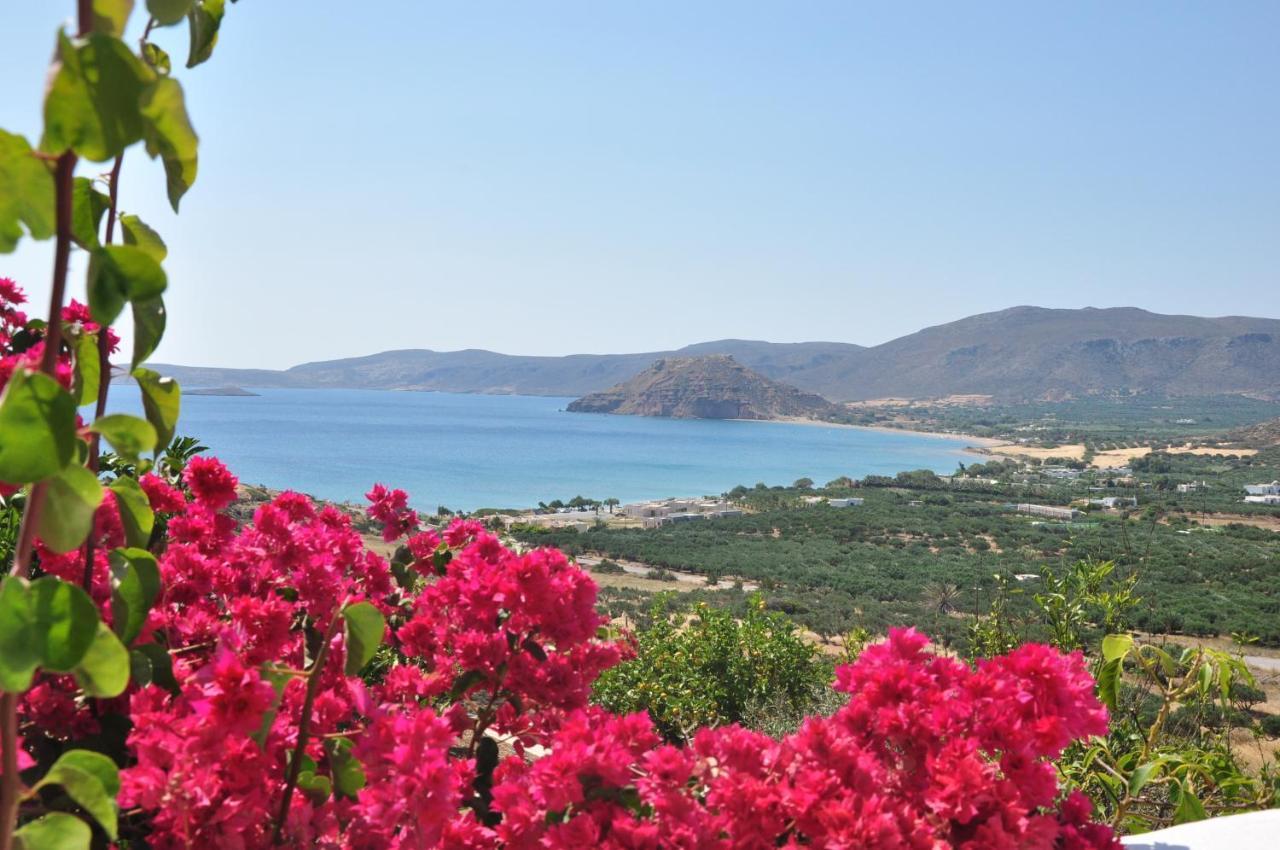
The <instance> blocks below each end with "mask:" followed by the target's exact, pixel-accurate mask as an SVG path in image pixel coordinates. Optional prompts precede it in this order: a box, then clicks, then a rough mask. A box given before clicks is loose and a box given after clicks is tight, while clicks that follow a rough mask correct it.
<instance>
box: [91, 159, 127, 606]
mask: <svg viewBox="0 0 1280 850" xmlns="http://www.w3.org/2000/svg"><path fill="white" fill-rule="evenodd" d="M123 164H124V151H121V152H120V154H119V155H118V156H117V157H116V161H115V164H114V165H112V166H111V185H110V186H109V187H108V189H107V191H108V193H109V197H110V204H109V205H108V207H107V232H106V235H105V236H104V237H103V240H102V244H104V245H110V244H111V240H112V238H113V237H114V236H115V231H116V215H117V213H116V209H117V206H116V204H117V201H118V200H119V188H120V166H121V165H123ZM107 330H108V329H107V327H106V326H105V325H104V326H102V327H100V328H98V400H97V404H96V405H95V407H94V410H93V418H94V421H97V420H99V419H101V418H102V416H103V414H105V413H106V412H107V390H108V389H110V387H111V347H110V346H111V343H110V341H109V340H108V339H107ZM101 440H102V437H101V435H99V434H98V432H96V431H94V432H92V433H91V434H89V468H90V469H92V470H93V471H94V472H97V471H98V451H99V446H100V444H101ZM96 543H97V541H96V540H95V538H94V534H93V531H92V530H90V532H89V537H88V539H86V540H85V542H84V576H83V578H82V580H81V584H82V585H83V586H84V589H85V592H86V593H90V594H92V593H93V560H94V555H95V552H94V550H95V548H96Z"/></svg>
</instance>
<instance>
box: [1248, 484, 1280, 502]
mask: <svg viewBox="0 0 1280 850" xmlns="http://www.w3.org/2000/svg"><path fill="white" fill-rule="evenodd" d="M1244 492H1245V496H1244V500H1245V501H1246V502H1249V503H1251V504H1255V505H1280V481H1272V482H1271V483H1270V484H1246V485H1244Z"/></svg>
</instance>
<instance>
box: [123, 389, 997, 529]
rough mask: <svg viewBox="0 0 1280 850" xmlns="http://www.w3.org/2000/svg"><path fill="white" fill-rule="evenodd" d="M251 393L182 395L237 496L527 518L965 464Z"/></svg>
mask: <svg viewBox="0 0 1280 850" xmlns="http://www.w3.org/2000/svg"><path fill="white" fill-rule="evenodd" d="M129 389H132V388H127V389H126V388H124V387H121V388H119V389H117V392H120V393H122V394H127V395H131V393H129V392H128V390H129ZM255 392H259V393H261V395H260V396H257V397H252V398H249V397H229V396H191V395H188V396H185V397H184V398H183V400H182V418H181V420H180V421H179V426H178V430H179V433H181V434H189V435H191V436H194V437H198V438H199V439H200V440H201V442H203V443H204V444H205V445H207V446H209V447H210V449H211V452H212V453H213V454H216V455H217V456H218V457H221V458H222V459H223V460H224V461H225V462H226V463H227V464H228V465H229V466H230V467H231V468H232V470H233V471H235V473H236V474H237V475H238V476H240V479H241V480H242V481H244V482H246V483H252V484H264V485H266V486H268V487H276V488H292V489H295V490H301V491H303V492H305V493H310V494H311V495H313V496H318V497H321V498H326V499H334V500H353V501H354V500H361V499H362V497H363V494H364V493H365V491H366V490H368V489H369V486H370V485H371V484H373V483H374V482H383V483H385V484H387V485H390V486H396V487H401V488H403V489H404V490H406V491H408V492H409V495H410V497H411V500H412V503H413V504H414V505H415V506H416V507H418V508H425V509H432V510H434V508H435V507H436V506H437V505H440V504H443V505H447V506H448V507H450V508H453V509H455V510H457V509H463V510H473V509H475V508H479V507H527V506H531V505H536V504H537V503H538V502H539V501H551V500H553V499H557V498H558V499H569V498H571V497H573V496H575V495H583V496H586V497H589V498H595V499H605V498H608V497H610V496H613V497H616V498H618V499H621V500H622V501H624V502H630V501H636V500H643V499H653V498H662V497H666V496H698V495H704V494H716V493H721V492H724V491H726V490H729V489H731V488H732V487H734V486H735V485H737V484H746V485H747V486H750V485H752V484H754V483H756V482H757V481H764V482H766V483H768V484H771V485H772V484H790V483H791V482H792V481H795V480H796V479H797V478H800V477H808V478H812V479H813V480H814V481H816V482H818V483H822V482H825V481H829V480H831V479H832V478H835V477H837V476H840V475H849V476H853V477H855V478H857V477H861V476H863V475H867V474H870V473H879V474H887V475H892V474H894V473H896V472H899V471H901V470H905V469H922V468H928V469H933V470H935V471H937V472H951V471H953V470H954V469H955V468H956V464H957V463H958V462H961V461H964V462H969V461H970V460H973V459H974V456H972V455H969V454H966V453H965V452H964V451H963V449H964V447H965V445H966V443H965V441H964V440H963V439H960V438H944V437H927V436H919V435H913V434H893V433H884V432H880V431H870V430H862V429H855V428H835V427H826V426H821V425H796V424H786V423H777V422H725V421H711V420H687V419H654V418H642V417H636V416H607V415H602V414H587V413H566V412H565V411H564V408H565V406H566V405H567V404H568V403H569V401H570V400H571V399H567V398H548V397H535V396H496V395H459V394H453V393H418V392H389V391H376V390H255Z"/></svg>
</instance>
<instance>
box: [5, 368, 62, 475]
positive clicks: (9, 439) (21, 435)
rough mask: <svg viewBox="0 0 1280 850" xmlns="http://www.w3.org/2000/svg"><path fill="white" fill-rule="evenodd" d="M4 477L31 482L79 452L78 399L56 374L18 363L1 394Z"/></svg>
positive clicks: (49, 473) (55, 472) (50, 471)
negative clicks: (56, 379) (59, 381)
mask: <svg viewBox="0 0 1280 850" xmlns="http://www.w3.org/2000/svg"><path fill="white" fill-rule="evenodd" d="M0 434H3V435H4V438H3V439H2V440H0V481H7V482H9V483H10V484H30V483H31V482H33V481H39V480H41V479H43V478H48V477H49V476H50V475H55V474H57V472H58V471H59V470H61V469H62V468H63V467H65V466H66V465H67V464H69V463H70V462H71V459H72V458H73V457H75V452H76V443H77V442H79V439H78V438H77V437H76V401H75V399H74V398H72V397H71V394H70V393H69V392H67V391H66V390H64V389H63V388H62V386H61V385H60V384H59V383H58V382H57V381H55V380H54V379H53V378H51V377H49V376H48V375H45V374H43V373H41V372H31V371H28V370H26V369H18V370H16V371H15V372H14V373H13V377H12V378H10V379H9V383H8V385H7V386H6V387H5V388H4V393H3V395H0Z"/></svg>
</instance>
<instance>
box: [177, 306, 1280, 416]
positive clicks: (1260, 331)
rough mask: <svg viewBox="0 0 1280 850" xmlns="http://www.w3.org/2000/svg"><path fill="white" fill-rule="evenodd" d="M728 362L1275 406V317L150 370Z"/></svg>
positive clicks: (567, 381)
mask: <svg viewBox="0 0 1280 850" xmlns="http://www.w3.org/2000/svg"><path fill="white" fill-rule="evenodd" d="M706 354H725V355H731V356H732V357H733V358H734V359H735V360H736V361H737V362H738V363H740V364H741V365H743V366H746V367H747V368H749V369H751V370H754V371H756V372H759V373H760V374H762V375H764V376H766V377H768V378H771V379H773V380H778V381H783V382H785V383H788V384H791V385H793V386H796V387H799V388H801V389H804V390H808V391H811V392H815V393H818V394H820V395H822V396H825V397H826V398H828V399H831V400H833V401H853V400H865V399H876V398H887V397H896V398H917V399H925V398H938V397H943V396H949V395H961V394H981V395H990V396H993V397H995V398H997V399H1001V400H1025V399H1049V400H1052V399H1063V398H1072V397H1080V396H1087V395H1098V394H1104V395H1113V394H1132V393H1155V394H1161V395H1181V396H1207V395H1221V394H1240V395H1251V396H1255V397H1259V398H1268V399H1276V400H1280V320H1276V319H1258V318H1248V317H1243V316H1227V317H1223V318H1199V317H1196V316H1168V315H1161V314H1159V313H1150V312H1148V311H1146V310H1140V309H1137V308H1134V307H1117V308H1109V309H1097V308H1092V307H1089V308H1085V309H1081V310H1054V309H1046V308H1042V307H1013V308H1010V309H1008V310H1001V311H999V312H995V313H983V314H980V315H977V316H970V317H969V318H966V319H961V320H959V321H956V322H949V323H947V324H944V325H938V326H936V327H931V328H925V329H924V330H921V331H918V332H916V333H913V334H909V335H907V336H904V337H900V338H898V339H895V340H892V341H890V342H886V343H884V344H882V345H877V346H873V347H870V348H866V347H863V346H859V345H852V344H849V343H838V342H802V343H770V342H756V341H749V340H719V341H716V342H704V343H699V344H697V345H690V346H686V347H684V348H682V349H679V350H678V351H656V352H646V353H642V354H575V355H569V356H566V357H527V356H519V355H509V354H498V353H495V352H492V351H482V350H478V349H469V350H465V351H448V352H440V351H430V350H426V349H407V350H400V351H385V352H382V353H380V354H372V355H369V356H367V357H355V358H349V359H344V360H327V361H322V362H317V363H305V364H303V365H300V366H294V367H293V368H291V369H286V370H283V371H273V370H265V369H216V368H202V367H190V366H173V365H166V364H155V366H154V368H156V369H158V370H160V371H161V372H162V373H164V374H168V375H172V376H173V377H175V378H177V379H178V381H179V382H181V383H182V384H183V385H184V386H192V387H196V386H199V387H221V386H242V387H347V388H365V389H408V390H441V391H447V392H463V393H519V394H524V395H558V396H581V395H586V394H588V393H593V392H599V391H601V390H605V389H607V388H609V387H612V386H614V385H615V384H619V383H622V382H623V381H626V380H628V379H630V378H632V377H634V376H635V375H637V374H639V373H640V372H642V371H643V370H645V369H646V368H648V367H649V366H650V365H651V364H652V363H653V362H654V361H656V360H659V359H663V358H669V357H689V356H699V355H706Z"/></svg>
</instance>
